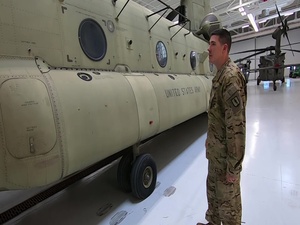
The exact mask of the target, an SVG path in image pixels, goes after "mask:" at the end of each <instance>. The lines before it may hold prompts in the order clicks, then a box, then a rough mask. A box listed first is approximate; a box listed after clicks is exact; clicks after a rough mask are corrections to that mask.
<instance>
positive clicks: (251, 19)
mask: <svg viewBox="0 0 300 225" xmlns="http://www.w3.org/2000/svg"><path fill="white" fill-rule="evenodd" d="M247 16H248V19H249V20H250V22H251V25H252V27H253V29H254V30H255V32H258V28H257V25H256V23H255V20H254V17H253V15H252V14H251V13H249V14H248V15H247Z"/></svg>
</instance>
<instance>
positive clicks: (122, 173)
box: [117, 152, 133, 192]
mask: <svg viewBox="0 0 300 225" xmlns="http://www.w3.org/2000/svg"><path fill="white" fill-rule="evenodd" d="M132 162H133V153H132V152H130V153H126V154H125V155H123V157H122V159H121V160H120V162H119V165H118V173H117V180H118V183H119V185H120V187H121V188H122V190H123V191H125V192H131V183H130V174H131V169H132Z"/></svg>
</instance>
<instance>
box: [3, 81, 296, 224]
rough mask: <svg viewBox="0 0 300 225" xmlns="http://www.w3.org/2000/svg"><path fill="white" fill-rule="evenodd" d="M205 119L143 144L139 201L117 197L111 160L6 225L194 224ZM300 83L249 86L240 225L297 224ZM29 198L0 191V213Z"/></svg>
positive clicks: (200, 210)
mask: <svg viewBox="0 0 300 225" xmlns="http://www.w3.org/2000/svg"><path fill="white" fill-rule="evenodd" d="M206 130H207V115H206V114H203V115H200V116H198V117H196V118H194V119H192V120H189V121H188V122H186V123H184V124H181V125H179V126H177V127H175V128H173V129H171V130H169V131H167V132H165V133H163V134H161V135H159V136H157V137H156V138H155V139H153V140H152V141H151V142H148V143H147V144H145V145H144V146H143V151H145V152H148V153H151V154H152V156H153V157H154V159H155V161H156V163H157V168H158V178H157V186H156V189H155V191H154V192H153V194H152V195H151V196H150V197H148V198H147V199H146V200H144V201H137V200H136V199H135V198H133V197H132V196H131V194H128V193H123V192H122V191H121V190H120V189H119V187H118V184H117V180H116V171H117V161H115V162H114V163H112V164H111V165H109V166H107V167H106V168H104V169H102V170H101V171H98V172H96V173H94V174H92V175H90V176H89V177H86V178H84V179H83V180H81V181H79V182H77V183H75V184H73V185H71V186H70V187H68V188H67V189H65V190H64V191H61V192H60V193H58V194H56V195H55V196H53V197H52V198H50V199H48V200H46V201H45V202H43V203H42V204H39V205H37V206H35V207H34V208H33V209H32V210H30V211H27V212H25V213H23V214H22V215H20V216H19V217H17V218H16V219H14V220H11V221H10V222H8V223H7V224H19V225H29V224H30V225H40V224H44V225H47V224H49V225H50V224H56V225H59V224H64V225H96V224H103V225H117V224H121V225H195V224H196V223H197V222H199V221H202V222H205V220H204V214H205V211H206V207H207V201H206V192H205V182H206V175H207V160H206V159H205V148H204V142H205V138H206ZM299 146H300V79H299V80H297V79H296V80H294V79H287V80H286V83H284V84H282V85H281V84H280V83H279V82H278V84H277V91H275V92H274V91H273V85H272V83H268V82H265V83H261V84H260V85H259V86H257V85H256V82H254V81H250V82H249V84H248V105H247V147H246V157H245V160H244V163H243V172H242V180H241V187H242V201H243V219H242V220H243V224H246V225H286V224H293V225H296V224H299V220H300V147H299ZM28 195H30V192H28V191H24V192H22V191H21V192H2V193H1V194H0V209H2V210H3V209H5V207H8V205H13V204H14V203H15V202H17V201H18V200H19V201H20V199H22V198H25V197H27V196H28Z"/></svg>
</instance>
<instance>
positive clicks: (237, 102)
mask: <svg viewBox="0 0 300 225" xmlns="http://www.w3.org/2000/svg"><path fill="white" fill-rule="evenodd" d="M225 96H226V101H227V104H228V105H229V108H231V109H232V111H233V113H234V114H235V113H237V112H239V111H240V110H241V109H242V108H243V104H242V98H241V96H240V93H239V89H238V88H237V87H236V85H234V84H232V85H230V86H229V87H228V89H227V91H226V95H225Z"/></svg>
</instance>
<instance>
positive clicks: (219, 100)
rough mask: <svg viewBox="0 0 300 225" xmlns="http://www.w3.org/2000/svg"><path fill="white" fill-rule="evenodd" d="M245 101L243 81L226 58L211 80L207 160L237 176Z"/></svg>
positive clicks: (241, 152)
mask: <svg viewBox="0 0 300 225" xmlns="http://www.w3.org/2000/svg"><path fill="white" fill-rule="evenodd" d="M246 101H247V90H246V82H245V78H244V76H243V75H242V73H241V72H240V70H239V68H238V67H237V66H236V65H235V63H233V62H232V61H231V59H230V58H229V59H228V61H227V62H226V63H225V64H224V65H223V67H222V68H221V69H220V70H218V72H217V74H216V76H215V77H214V78H213V80H212V90H211V95H210V102H209V110H208V132H207V140H206V157H207V159H208V160H210V161H211V162H213V163H216V164H220V165H221V164H222V165H226V166H227V167H226V170H227V173H229V174H231V175H238V174H239V173H240V171H241V170H242V161H243V158H244V154H245V140H246V117H245V116H246V115H245V111H246Z"/></svg>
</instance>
